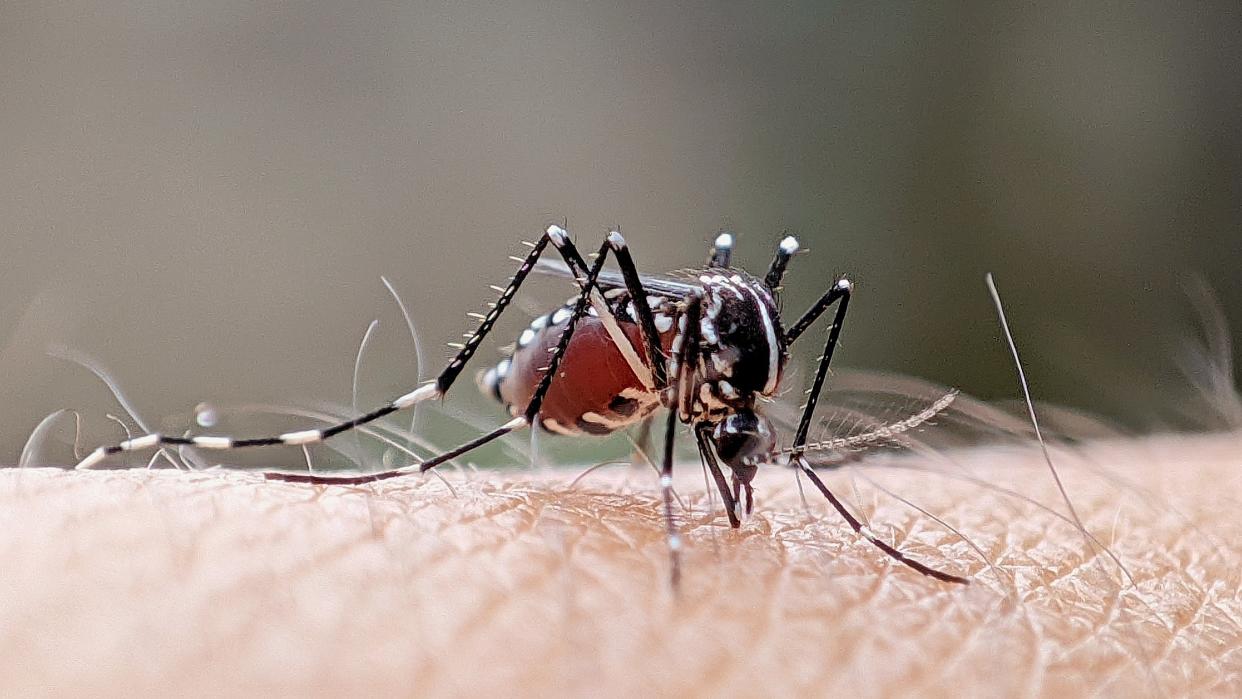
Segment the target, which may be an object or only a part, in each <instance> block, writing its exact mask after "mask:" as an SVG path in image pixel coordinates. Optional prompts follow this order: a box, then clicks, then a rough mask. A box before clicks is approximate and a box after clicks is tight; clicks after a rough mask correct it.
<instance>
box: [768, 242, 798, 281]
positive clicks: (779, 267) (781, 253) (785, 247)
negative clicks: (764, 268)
mask: <svg viewBox="0 0 1242 699" xmlns="http://www.w3.org/2000/svg"><path fill="white" fill-rule="evenodd" d="M796 252H798V239H797V238H795V237H793V236H792V235H787V236H785V238H784V240H782V241H781V244H780V245H779V246H777V248H776V257H774V258H772V264H771V266H769V267H768V273H767V274H766V275H764V277H763V283H764V284H765V285H767V287H768V288H769V289H771V290H772V291H778V290H779V289H780V288H781V279H783V278H784V277H785V268H786V267H788V266H789V261H790V260H791V259H793V256H794V253H796Z"/></svg>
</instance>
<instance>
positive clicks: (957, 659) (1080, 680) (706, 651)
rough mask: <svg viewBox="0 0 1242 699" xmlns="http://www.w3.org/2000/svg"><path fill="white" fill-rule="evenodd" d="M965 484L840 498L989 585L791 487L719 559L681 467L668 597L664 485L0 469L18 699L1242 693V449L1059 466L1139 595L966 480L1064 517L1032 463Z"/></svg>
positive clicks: (1170, 447)
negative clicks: (921, 568)
mask: <svg viewBox="0 0 1242 699" xmlns="http://www.w3.org/2000/svg"><path fill="white" fill-rule="evenodd" d="M951 457H952V459H951V461H949V460H939V461H936V462H935V463H931V462H929V461H928V459H927V458H925V457H914V456H907V457H901V458H896V459H893V458H888V459H887V463H889V464H890V465H889V466H882V465H872V463H871V462H863V463H862V464H861V465H860V466H858V467H856V468H854V469H851V470H849V471H843V472H838V473H828V474H826V479H827V482H828V484H829V486H830V487H833V488H834V489H835V490H836V492H837V493H838V494H839V495H841V496H843V497H845V498H847V499H848V500H850V501H853V503H854V505H855V506H856V507H857V509H861V510H862V512H863V513H864V514H865V515H866V517H867V519H868V520H869V521H870V522H871V526H872V527H873V529H874V530H875V531H876V532H877V533H878V535H879V536H881V537H882V538H885V539H887V540H889V541H891V542H894V543H896V544H897V545H898V546H899V547H900V548H902V549H903V550H904V551H906V552H908V553H910V554H912V555H914V556H917V557H919V558H920V560H923V561H924V562H927V563H929V564H932V565H935V566H937V567H941V568H944V569H946V570H949V571H952V572H961V573H965V574H968V575H970V576H971V577H972V578H973V581H974V584H972V585H971V586H969V587H960V586H955V585H948V584H944V583H938V582H936V581H934V580H931V579H928V578H925V577H922V576H920V575H918V574H917V573H915V572H914V571H911V570H908V569H906V568H904V567H902V566H900V565H897V564H895V563H894V562H892V561H890V560H889V559H887V558H886V557H884V556H883V554H881V553H880V552H879V551H878V550H876V549H875V548H874V547H872V546H871V545H869V544H867V543H866V542H865V541H862V540H861V539H859V538H858V537H856V536H855V535H854V534H853V532H851V531H850V530H849V529H848V528H847V527H846V526H845V524H844V522H842V521H841V519H840V518H839V517H838V516H837V515H836V513H835V512H833V511H831V509H830V508H829V507H828V505H827V503H825V502H823V501H822V500H821V499H820V498H819V497H818V495H817V494H815V493H814V492H813V491H812V490H810V489H809V488H808V491H807V499H808V502H809V503H810V510H809V511H807V510H805V509H803V507H802V505H801V503H800V500H799V497H798V491H797V488H796V486H795V482H794V476H793V473H792V472H789V471H784V470H781V469H768V472H767V473H765V474H763V475H762V476H761V477H760V479H759V480H758V481H756V485H757V488H756V490H757V491H758V500H757V504H758V507H757V511H756V514H755V516H754V517H753V518H751V520H750V521H748V522H747V523H746V524H745V525H744V526H743V528H742V530H740V531H730V530H729V529H728V527H727V522H726V520H725V517H724V516H723V514H721V513H719V512H717V513H716V514H715V516H712V517H708V516H707V515H706V514H705V507H706V504H707V503H706V496H705V495H704V492H703V489H702V488H703V486H702V479H701V477H700V474H699V473H698V471H697V469H696V468H694V467H693V466H683V468H681V469H680V471H681V475H680V477H679V479H678V481H677V486H678V490H679V492H680V494H681V495H682V497H683V498H684V499H685V500H686V501H687V502H688V503H689V504H690V505H691V506H692V508H693V512H692V513H691V514H690V515H688V516H686V515H685V513H684V512H683V517H682V524H683V533H684V534H685V538H686V543H687V549H686V557H685V561H684V572H685V579H684V581H683V589H682V594H681V595H680V599H678V600H674V598H673V596H672V595H671V593H670V590H669V587H668V578H667V574H668V571H667V560H668V559H667V552H666V549H665V543H664V537H663V531H662V524H661V520H660V516H659V512H660V508H659V506H658V503H657V499H656V498H657V494H658V491H657V488H656V484H655V483H654V480H655V479H654V477H653V476H651V474H650V473H649V472H646V471H640V472H629V473H626V472H625V471H624V469H614V470H601V471H598V472H596V473H593V474H591V475H590V476H588V477H587V478H586V479H584V480H583V481H582V482H581V483H580V484H579V485H578V486H577V487H576V488H574V489H572V490H571V489H569V488H568V483H569V481H570V480H571V479H572V478H573V476H574V475H576V472H567V471H559V472H548V473H537V474H532V473H530V472H518V473H513V472H510V473H503V474H491V473H489V474H474V475H473V476H471V477H470V478H466V477H465V476H464V475H461V474H454V473H452V472H446V474H445V475H446V476H447V477H448V478H449V480H450V482H452V483H453V486H454V488H455V489H456V491H457V497H453V496H452V495H450V494H449V493H448V491H447V490H446V488H445V486H444V485H443V484H442V483H440V482H439V481H437V480H435V479H433V478H418V477H412V478H406V479H396V480H393V481H388V482H385V483H381V484H377V485H375V486H374V487H360V488H352V487H326V488H325V487H306V486H300V485H291V484H282V483H267V482H264V481H263V480H262V479H261V477H259V476H257V475H254V474H247V473H234V472H222V471H214V472H200V473H194V474H187V473H181V472H174V471H154V472H149V471H144V470H135V471H104V472H70V471H59V470H47V469H38V470H23V471H17V470H8V471H3V472H0V560H2V561H3V570H4V574H3V580H2V582H0V657H3V658H4V659H5V663H4V665H5V667H6V668H7V671H6V672H3V673H0V694H3V695H6V696H15V695H32V694H45V693H56V694H82V693H88V694H91V695H100V694H110V695H131V694H133V693H135V692H138V693H144V694H179V695H187V694H188V695H198V694H213V695H219V694H230V693H239V692H244V693H251V694H254V693H280V694H285V695H289V694H295V695H331V694H346V693H348V694H353V695H366V694H371V693H378V694H414V693H419V694H424V693H432V694H440V695H445V694H448V695H454V694H503V695H512V694H534V693H547V692H551V693H556V694H583V693H588V692H590V693H593V694H603V695H622V694H630V695H631V696H632V695H634V693H638V692H642V693H644V694H646V693H660V694H692V695H698V694H713V695H719V694H723V695H737V696H757V695H767V696H772V695H786V696H789V695H803V694H812V695H837V696H881V695H891V694H913V693H920V694H925V695H932V696H938V695H945V696H948V695H956V696H960V695H962V694H966V695H974V696H1019V695H1027V696H1065V695H1082V694H1085V693H1088V692H1101V693H1103V694H1104V695H1108V696H1153V695H1171V696H1184V695H1195V696H1203V695H1219V696H1230V695H1232V696H1237V695H1239V694H1242V579H1240V576H1239V569H1238V553H1239V545H1238V543H1237V542H1238V541H1239V540H1242V516H1240V515H1239V514H1238V511H1239V504H1240V503H1239V500H1238V494H1239V492H1242V490H1240V489H1239V485H1240V484H1242V477H1239V473H1240V472H1242V435H1239V434H1228V435H1212V436H1202V437H1160V438H1149V439H1145V440H1139V441H1132V442H1112V443H1099V444H1095V445H1091V446H1088V447H1084V448H1081V449H1078V450H1074V451H1069V450H1065V449H1055V450H1054V458H1056V459H1057V464H1058V466H1059V467H1060V470H1061V474H1062V477H1063V478H1064V479H1065V480H1066V487H1067V489H1068V491H1069V493H1070V495H1071V497H1072V498H1073V500H1074V503H1075V505H1076V506H1077V508H1078V512H1079V514H1080V515H1081V517H1082V519H1083V521H1084V523H1085V524H1086V526H1087V528H1088V529H1089V530H1090V531H1091V532H1092V533H1093V534H1094V535H1095V536H1096V537H1097V538H1098V539H1099V540H1100V541H1102V542H1104V543H1105V544H1107V545H1109V547H1110V548H1111V550H1112V551H1113V552H1115V554H1116V555H1117V556H1118V557H1119V558H1120V559H1121V561H1122V562H1123V563H1124V564H1125V565H1126V566H1127V567H1128V568H1129V570H1130V571H1131V573H1132V574H1133V576H1134V580H1135V583H1136V586H1135V587H1131V586H1130V585H1129V583H1128V582H1125V579H1124V577H1122V575H1121V573H1120V571H1119V569H1118V568H1117V566H1116V565H1115V564H1114V563H1113V562H1112V561H1111V560H1110V559H1109V558H1108V557H1107V555H1105V554H1102V553H1100V552H1098V551H1093V550H1092V549H1091V548H1090V547H1089V545H1088V544H1087V543H1086V541H1085V540H1084V538H1083V537H1082V536H1081V534H1079V533H1078V532H1077V531H1076V530H1075V529H1074V528H1073V526H1072V525H1070V524H1067V523H1066V521H1064V520H1061V519H1058V518H1057V517H1056V516H1054V515H1052V514H1050V513H1049V512H1047V511H1046V510H1042V509H1040V508H1039V507H1037V506H1035V505H1033V504H1032V503H1030V502H1026V501H1023V500H1021V499H1018V498H1015V497H1013V496H1011V495H1007V494H1004V493H999V492H996V491H995V490H993V489H989V488H986V487H982V486H980V485H978V484H976V483H971V482H969V481H967V480H963V479H962V477H963V476H966V475H967V474H969V475H971V476H973V477H976V478H980V479H983V480H985V481H987V482H989V483H992V484H995V485H996V486H999V487H1004V488H1010V489H1013V490H1015V491H1018V492H1020V493H1022V494H1023V495H1025V496H1028V497H1030V498H1034V499H1035V500H1038V501H1039V502H1042V503H1045V504H1047V505H1049V506H1051V507H1053V508H1054V509H1056V510H1057V511H1058V512H1061V513H1066V510H1065V506H1064V503H1062V502H1061V501H1060V500H1059V498H1058V496H1057V494H1056V491H1055V486H1054V485H1053V483H1052V480H1051V476H1050V475H1049V474H1048V471H1047V468H1046V466H1044V464H1043V461H1042V457H1041V456H1040V455H1039V452H1038V450H1035V449H996V448H988V449H982V448H981V449H975V450H970V451H964V452H957V453H954V454H952V455H951ZM903 466H904V467H903ZM905 467H917V468H935V469H937V470H938V472H937V473H922V472H917V471H912V470H909V468H905ZM1105 467H1106V468H1108V469H1109V470H1111V471H1112V472H1113V473H1115V474H1123V477H1124V479H1125V481H1126V482H1127V483H1128V484H1130V485H1126V484H1122V483H1118V482H1116V481H1115V480H1108V479H1106V478H1102V477H1101V476H1100V475H1099V469H1101V468H1105ZM851 473H852V474H853V476H851ZM867 478H871V479H875V481H876V482H877V483H880V484H882V485H884V486H886V487H888V488H889V489H890V490H893V491H894V492H896V493H898V494H900V495H902V496H903V497H906V498H908V499H910V500H912V501H913V502H915V503H917V504H918V505H919V506H921V507H923V508H925V509H927V510H929V511H930V512H933V513H935V514H936V515H938V516H939V517H941V518H943V519H944V520H946V521H947V522H949V523H950V524H952V525H953V526H954V527H956V528H958V529H959V530H961V531H962V532H963V533H964V534H966V535H967V536H969V537H970V538H971V540H972V541H974V542H975V543H976V544H977V545H978V546H979V547H980V548H981V549H982V550H983V551H984V552H985V553H986V554H987V555H988V557H990V558H991V559H992V561H993V562H994V563H995V565H996V568H997V569H998V570H999V573H1000V576H999V577H998V576H997V574H996V573H995V572H994V571H992V570H991V569H989V567H988V565H987V564H986V563H984V562H983V561H982V559H981V558H980V557H979V555H978V554H977V553H976V552H975V551H974V550H973V549H972V548H971V547H970V546H969V545H967V544H966V543H964V542H963V541H962V540H961V539H960V538H958V537H957V536H956V535H954V534H953V533H951V532H949V531H947V530H945V529H944V528H943V527H941V526H940V525H938V524H936V523H935V522H934V521H932V520H931V519H929V518H928V517H927V516H925V515H923V514H920V513H918V512H916V511H913V510H911V509H909V508H908V507H906V506H905V505H903V504H901V503H900V502H897V501H895V500H893V499H892V498H890V497H889V496H887V495H885V494H884V493H882V492H880V491H878V490H877V489H876V488H875V487H874V486H873V485H872V484H871V483H869V482H868V481H867V480H866V479H867ZM852 481H853V482H852ZM855 482H856V485H857V493H858V496H855V490H854V487H855V486H854V483H855ZM717 504H718V503H717Z"/></svg>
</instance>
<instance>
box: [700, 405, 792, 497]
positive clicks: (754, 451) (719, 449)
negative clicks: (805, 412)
mask: <svg viewBox="0 0 1242 699" xmlns="http://www.w3.org/2000/svg"><path fill="white" fill-rule="evenodd" d="M712 441H713V442H714V443H715V445H716V455H717V456H719V457H720V460H721V461H723V462H724V463H725V465H727V466H728V467H729V468H730V469H732V471H733V473H734V475H736V476H737V478H738V480H740V481H742V482H743V483H749V482H750V481H751V479H752V478H754V477H755V472H756V471H758V470H759V464H761V463H763V462H764V461H766V460H767V459H768V458H769V457H770V456H771V455H772V450H773V449H775V448H776V433H775V432H774V431H773V430H772V423H770V422H768V419H767V418H766V417H764V416H762V415H760V414H758V413H756V412H755V411H753V410H739V411H738V412H735V413H732V414H730V415H729V416H728V417H726V418H725V419H723V420H721V421H720V422H718V423H716V427H715V429H713V430H712Z"/></svg>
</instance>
